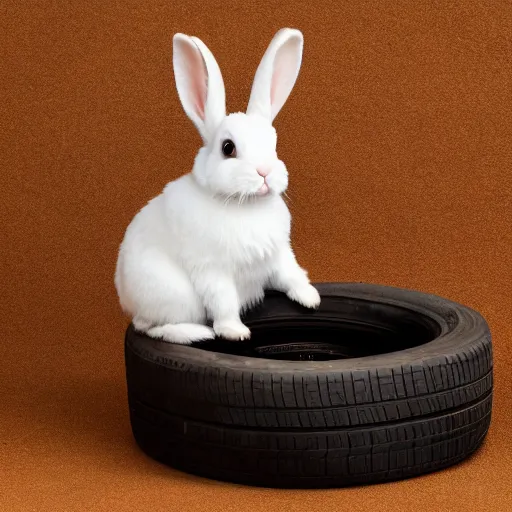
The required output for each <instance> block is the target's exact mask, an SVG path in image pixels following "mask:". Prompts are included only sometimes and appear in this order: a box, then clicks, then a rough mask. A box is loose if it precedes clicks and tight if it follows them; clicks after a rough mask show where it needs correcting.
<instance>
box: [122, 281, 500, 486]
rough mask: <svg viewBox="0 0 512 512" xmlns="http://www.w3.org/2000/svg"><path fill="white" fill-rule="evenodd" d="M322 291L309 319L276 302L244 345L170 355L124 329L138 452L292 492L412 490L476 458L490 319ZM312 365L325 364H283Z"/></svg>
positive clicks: (485, 398)
mask: <svg viewBox="0 0 512 512" xmlns="http://www.w3.org/2000/svg"><path fill="white" fill-rule="evenodd" d="M316 286H317V288H318V289H319V291H320V293H321V295H322V305H321V307H320V308H319V310H317V311H314V312H312V311H306V310H304V309H303V308H301V307H300V306H298V305H296V304H294V303H292V302H291V301H289V300H288V299H287V298H286V297H284V296H282V295H280V294H269V295H268V296H267V298H266V299H265V301H264V303H263V305H262V306H261V307H260V308H258V309H256V310H254V311H252V312H251V313H250V314H248V315H247V316H246V318H245V319H244V321H245V322H246V324H247V325H248V326H249V327H250V328H251V330H252V332H253V336H252V339H251V341H250V342H247V343H225V342H222V341H221V340H216V341H214V342H210V343H205V344H201V345H196V346H181V345H173V344H168V343H165V342H160V341H157V340H152V339H150V338H148V337H147V336H144V335H142V334H140V333H138V332H136V331H135V330H134V329H133V327H132V326H130V327H129V328H128V331H127V334H126V343H125V356H126V372H127V383H128V397H129V405H130V418H131V424H132V429H133V433H134V436H135V439H136V441H137V443H138V444H139V446H140V447H141V448H142V449H143V450H144V451H145V452H146V453H147V454H149V455H150V456H151V457H153V458H155V459H157V460H159V461H162V462H164V463H167V464H169V465H171V466H173V467H176V468H178V469H182V470H184V471H187V472H190V473H194V474H197V475H201V476H206V477H210V478H215V479H221V480H227V481H231V482H237V483H245V484H251V485H259V486H268V487H292V488H298V487H339V486H346V485H354V484H361V483H372V482H379V481H389V480H396V479H401V478H407V477H411V476H415V475H420V474H424V473H427V472H431V471H435V470H439V469H441V468H444V467H447V466H450V465H452V464H455V463H457V462H459V461H461V460H463V459H464V458H466V457H467V456H469V455H470V454H471V453H472V452H473V451H475V450H476V449H477V448H478V446H479V445H480V444H481V442H482V440H483V439H484V437H485V435H486V434H487V431H488V428H489V424H490V419H491V405H492V385H493V381H492V378H493V375H492V346H491V337H490V333H489V329H488V326H487V323H486V322H485V320H484V319H483V318H482V316H481V315H480V314H479V313H477V312H476V311H474V310H472V309H469V308H467V307H465V306H462V305H460V304H457V303H454V302H451V301H448V300H446V299H443V298H440V297H437V296H432V295H427V294H423V293H419V292H414V291H409V290H402V289H397V288H390V287H384V286H376V285H365V284H334V283H325V284H318V285H316ZM290 336H293V337H294V340H295V341H293V342H290V341H289V340H288V338H289V337H290ZM308 336H309V338H311V337H313V338H314V339H313V340H311V341H304V340H303V339H305V340H308ZM297 340H303V341H297ZM265 345H266V346H265ZM318 347H320V348H318ZM301 351H302V352H301ZM226 352H231V353H226ZM283 353H284V355H283ZM304 354H306V355H307V356H308V357H313V358H315V357H319V358H320V359H326V360H322V361H318V360H310V361H294V360H283V358H285V359H293V358H297V357H301V358H302V357H303V356H304ZM263 356H265V357H263ZM340 357H344V358H343V359H341V358H340Z"/></svg>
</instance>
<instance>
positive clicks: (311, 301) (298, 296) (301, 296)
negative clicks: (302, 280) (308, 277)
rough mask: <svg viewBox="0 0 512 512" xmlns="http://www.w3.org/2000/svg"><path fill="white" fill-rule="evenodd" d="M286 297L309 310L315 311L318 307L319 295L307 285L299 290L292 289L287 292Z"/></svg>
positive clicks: (312, 287)
mask: <svg viewBox="0 0 512 512" xmlns="http://www.w3.org/2000/svg"><path fill="white" fill-rule="evenodd" d="M287 295H288V297H289V298H290V299H291V300H293V301H295V302H298V303H299V304H301V305H302V306H304V307H306V308H310V309H317V308H318V306H320V294H319V293H318V291H317V289H316V288H315V287H314V286H312V285H310V284H308V285H306V286H301V287H299V288H294V289H292V290H290V291H289V292H288V294H287Z"/></svg>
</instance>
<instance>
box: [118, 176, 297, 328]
mask: <svg viewBox="0 0 512 512" xmlns="http://www.w3.org/2000/svg"><path fill="white" fill-rule="evenodd" d="M289 235H290V214H289V211H288V208H287V206H286V204H285V203H284V201H283V200H282V198H281V197H280V196H268V197H265V198H262V200H258V201H253V202H247V203H244V204H238V202H237V201H234V200H233V201H228V202H224V201H223V200H222V199H220V198H215V197H211V196H210V195H208V194H206V193H205V191H204V190H203V189H202V188H201V187H200V186H199V185H198V184H197V183H196V181H195V179H194V177H193V175H192V174H187V175H185V176H182V177H181V178H179V179H177V180H176V181H173V182H171V183H169V184H168V185H167V186H166V187H165V189H164V191H163V192H162V194H160V195H159V196H157V197H155V198H154V199H153V200H151V201H150V202H149V203H148V204H147V205H146V206H145V207H144V208H142V210H141V211H140V212H139V213H138V214H137V215H136V216H135V217H134V219H133V221H132V222H131V224H130V225H129V227H128V229H127V230H126V235H125V238H124V240H123V243H122V245H121V249H120V254H119V261H118V266H117V271H116V286H117V289H118V293H119V297H120V302H121V305H122V307H123V309H124V310H125V311H126V312H127V313H128V314H130V315H132V316H133V317H134V318H135V324H136V326H137V325H143V324H145V323H147V324H148V325H151V326H153V325H165V324H182V323H187V324H190V323H192V324H205V323H206V321H207V318H208V312H207V308H206V306H205V304H204V303H203V299H202V297H201V296H200V295H199V294H198V292H197V291H196V290H197V288H198V287H199V288H204V280H205V279H206V278H207V276H209V277H210V276H211V277H213V278H214V279H215V286H218V282H217V281H218V280H219V279H221V276H225V277H224V278H225V279H227V280H229V281H231V282H232V283H233V284H234V285H235V287H236V291H237V294H238V298H239V306H240V310H244V309H246V308H248V307H251V306H253V305H255V304H257V303H258V302H259V301H261V299H262V298H263V295H264V289H265V288H267V287H269V286H271V280H272V274H273V271H274V264H275V262H276V261H277V259H278V255H279V252H280V251H282V250H283V249H284V250H286V248H287V247H288V244H289ZM198 281H199V282H198ZM201 281H203V282H201Z"/></svg>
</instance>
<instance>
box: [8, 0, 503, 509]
mask: <svg viewBox="0 0 512 512" xmlns="http://www.w3.org/2000/svg"><path fill="white" fill-rule="evenodd" d="M0 23H1V26H0V47H1V52H2V55H3V58H2V66H1V68H2V69H1V73H0V92H1V98H2V100H1V102H0V125H1V126H0V127H1V130H0V133H1V135H0V137H1V140H0V150H1V153H0V154H1V169H2V171H1V173H2V174H1V175H2V181H1V185H2V186H1V196H2V199H1V202H0V212H1V222H2V229H1V231H0V256H1V264H2V271H1V272H2V274H1V278H2V282H1V290H2V300H1V302H0V318H1V327H2V329H1V332H2V341H1V344H0V361H1V365H2V370H1V372H0V373H1V375H0V398H1V405H2V413H1V414H0V428H1V430H0V435H1V438H0V442H1V444H0V446H1V449H0V472H1V474H0V509H1V510H4V511H6V512H11V511H23V512H25V511H29V510H35V511H38V512H39V511H51V512H58V511H66V512H70V511H81V512H83V511H89V510H91V511H137V512H142V511H153V512H157V511H164V510H165V511H169V510H176V511H178V510H180V511H196V510H197V511H199V510H205V511H222V512H230V511H245V510H251V512H258V511H265V512H268V511H272V510H276V511H277V510H284V511H293V512H295V511H303V510H304V511H308V512H312V511H316V510H318V511H325V510H331V509H332V510H351V512H359V511H365V512H366V511H372V512H379V511H393V512H400V511H406V512H407V511H412V510H416V509H417V508H418V507H421V509H422V510H424V511H436V512H439V511H442V512H443V511H464V512H466V511H468V510H476V511H487V510H489V511H498V510H499V511H510V510H512V483H511V472H512V434H511V431H512V422H511V419H512V414H511V412H510V411H511V410H512V393H511V391H510V389H511V384H512V377H511V367H512V348H511V345H510V343H511V334H512V328H511V319H510V312H511V310H512V285H511V281H512V279H511V278H512V270H511V269H512V250H511V248H512V228H511V222H512V215H511V213H512V184H511V183H512V178H511V172H512V171H511V169H512V149H511V148H512V145H511V142H512V133H511V132H512V92H511V91H512V78H511V77H512V5H511V4H510V2H508V1H498V0H489V1H486V2H479V1H469V0H466V1H460V2H447V1H438V2H426V1H414V2H413V1H396V0H395V1H393V2H379V1H374V2H370V1H362V0H361V1H339V0H336V1H335V0H332V1H329V2H323V3H322V2H318V1H317V2H313V1H308V2H297V1H295V0H283V1H281V2H280V3H279V4H278V3H277V2H275V3H271V2H261V1H258V2H255V3H252V4H250V3H249V2H240V1H232V2H225V3H216V2H213V1H210V0H207V1H205V2H200V1H199V0H192V1H189V0H183V1H181V2H178V1H172V0H167V1H165V2H163V1H152V0H146V1H144V2H138V1H134V0H126V1H123V2H110V1H104V0H90V1H88V2H78V1H75V2H16V1H13V0H4V1H3V2H2V9H1V20H0ZM283 26H293V27H297V28H300V29H301V30H303V32H304V36H305V54H304V63H303V68H302V71H301V74H300V76H299V80H298V82H297V85H296V88H295V90H294V92H293V93H292V96H291V97H290V99H289V101H288V103H287V104H286V105H285V107H284V109H283V111H282V112H281V113H280V114H279V116H278V118H277V120H276V127H277V130H278V135H279V154H280V156H281V158H282V159H283V160H284V161H285V162H286V164H287V165H288V168H289V170H290V177H291V183H290V190H289V195H290V199H291V202H290V205H291V209H292V213H293V216H294V231H293V236H294V246H295V249H296V252H297V255H298V258H299V260H300V262H301V263H302V264H303V265H304V266H305V267H307V268H308V269H309V271H310V274H311V276H312V278H313V279H314V280H317V281H326V280H336V281H366V282H374V283H383V284H389V285H395V286H403V287H407V288H415V289H419V290H422V291H426V292H431V293H437V294H440V295H443V296H445V297H448V298H450V299H454V300H457V301H459V302H462V303H465V304H467V305H469V306H472V307H474V308H476V309H478V310H479V311H480V312H482V313H483V314H484V316H485V317H486V318H487V320H488V321H489V324H490V326H491V330H492V333H493V335H494V344H495V345H494V346H495V368H496V373H495V376H496V394H495V405H494V415H493V422H492V427H491V430H490V433H489V436H488V438H487V441H486V442H485V444H484V446H483V447H482V449H481V450H480V451H479V452H478V453H477V454H476V455H475V456H474V457H472V458H471V460H469V461H468V462H466V463H463V464H461V465H460V466H458V467H456V468H452V469H449V470H447V471H444V472H441V473H437V474H433V475H430V476H426V477H422V478H417V479H414V480H409V481H406V482H398V483H393V484H387V485H379V486H373V487H364V488H355V489H341V490H329V491H315V492H312V491H300V492H296V491H276V490H264V489H251V488H245V487H237V486H232V485H228V484H223V483H217V482H213V481H207V480H202V479H198V478H195V477H191V476H187V475H185V474H182V473H178V472H176V471H174V470H171V469H168V468H166V467H164V466H161V465H159V464H157V463H156V462H153V461H152V460H150V459H148V458H147V457H145V456H144V455H143V454H142V453H141V452H140V451H139V450H138V448H137V447H136V446H135V444H134V442H133V439H132V436H131V431H130V427H129V422H128V415H127V403H126V389H125V382H124V367H123V335H124V329H125V327H126V325H127V320H126V319H125V318H123V316H122V314H121V312H120V309H119V306H118V304H117V298H116V294H115V290H114V285H113V274H114V267H115V262H116V255H117V254H116V253H117V248H118V245H119V243H120V241H121V238H122V235H123V232H124V230H125V228H126V226H127V224H128V222H129V221H130V219H131V218H132V216H133V215H134V214H135V213H136V211H137V210H138V209H139V208H141V207H142V206H143V205H144V204H145V203H146V201H148V200H149V199H150V198H151V197H153V196H154V195H156V194H158V193H159V192H160V190H161V189H162V187H163V186H164V184H165V183H166V182H167V181H169V180H172V179H174V178H176V177H177V176H179V175H180V174H182V173H185V172H187V171H188V170H189V169H190V167H191V164H192V161H193V157H194V155H195V152H196V151H197V149H198V147H199V141H200V139H199V136H198V135H197V134H196V132H195V130H194V128H193V125H192V123H191V122H190V121H189V120H188V119H187V118H186V116H185V114H184V113H183V111H182V108H181V105H180V104H179V101H178V97H177V94H176V91H175V86H174V81H173V80H174V78H173V75H172V53H171V50H172V47H171V39H172V35H173V34H174V33H175V32H178V31H180V32H185V33H188V34H194V35H197V36H199V37H200V38H201V39H203V40H204V41H205V43H206V44H207V45H208V46H209V47H210V48H211V49H212V51H213V52H214V54H215V55H216V57H217V59H218V61H219V64H220V66H221V68H222V70H223V73H224V78H225V81H226V85H227V95H228V108H229V110H230V111H235V110H239V109H244V108H245V106H246V102H247V99H248V97H249V91H250V86H251V81H252V77H253V75H254V72H255V70H256V67H257V64H258V62H259V60H260V58H261V56H262V55H263V52H264V50H265V48H266V46H267V44H268V43H269V41H270V39H271V38H272V36H273V34H274V33H275V32H276V31H277V30H278V29H279V28H280V27H283ZM1 488H3V489H1Z"/></svg>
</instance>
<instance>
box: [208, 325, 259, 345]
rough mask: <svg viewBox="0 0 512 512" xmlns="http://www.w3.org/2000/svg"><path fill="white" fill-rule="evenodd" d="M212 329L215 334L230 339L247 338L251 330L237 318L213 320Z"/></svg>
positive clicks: (239, 339) (240, 339)
mask: <svg viewBox="0 0 512 512" xmlns="http://www.w3.org/2000/svg"><path fill="white" fill-rule="evenodd" d="M213 330H214V331H215V334H216V335H217V336H220V337H221V338H225V339H226V340H231V341H242V340H248V339H249V338H250V337H251V331H250V330H249V329H248V328H247V327H246V326H245V325H244V324H243V323H242V322H240V321H239V320H238V321H237V320H228V321H220V322H214V324H213Z"/></svg>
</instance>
